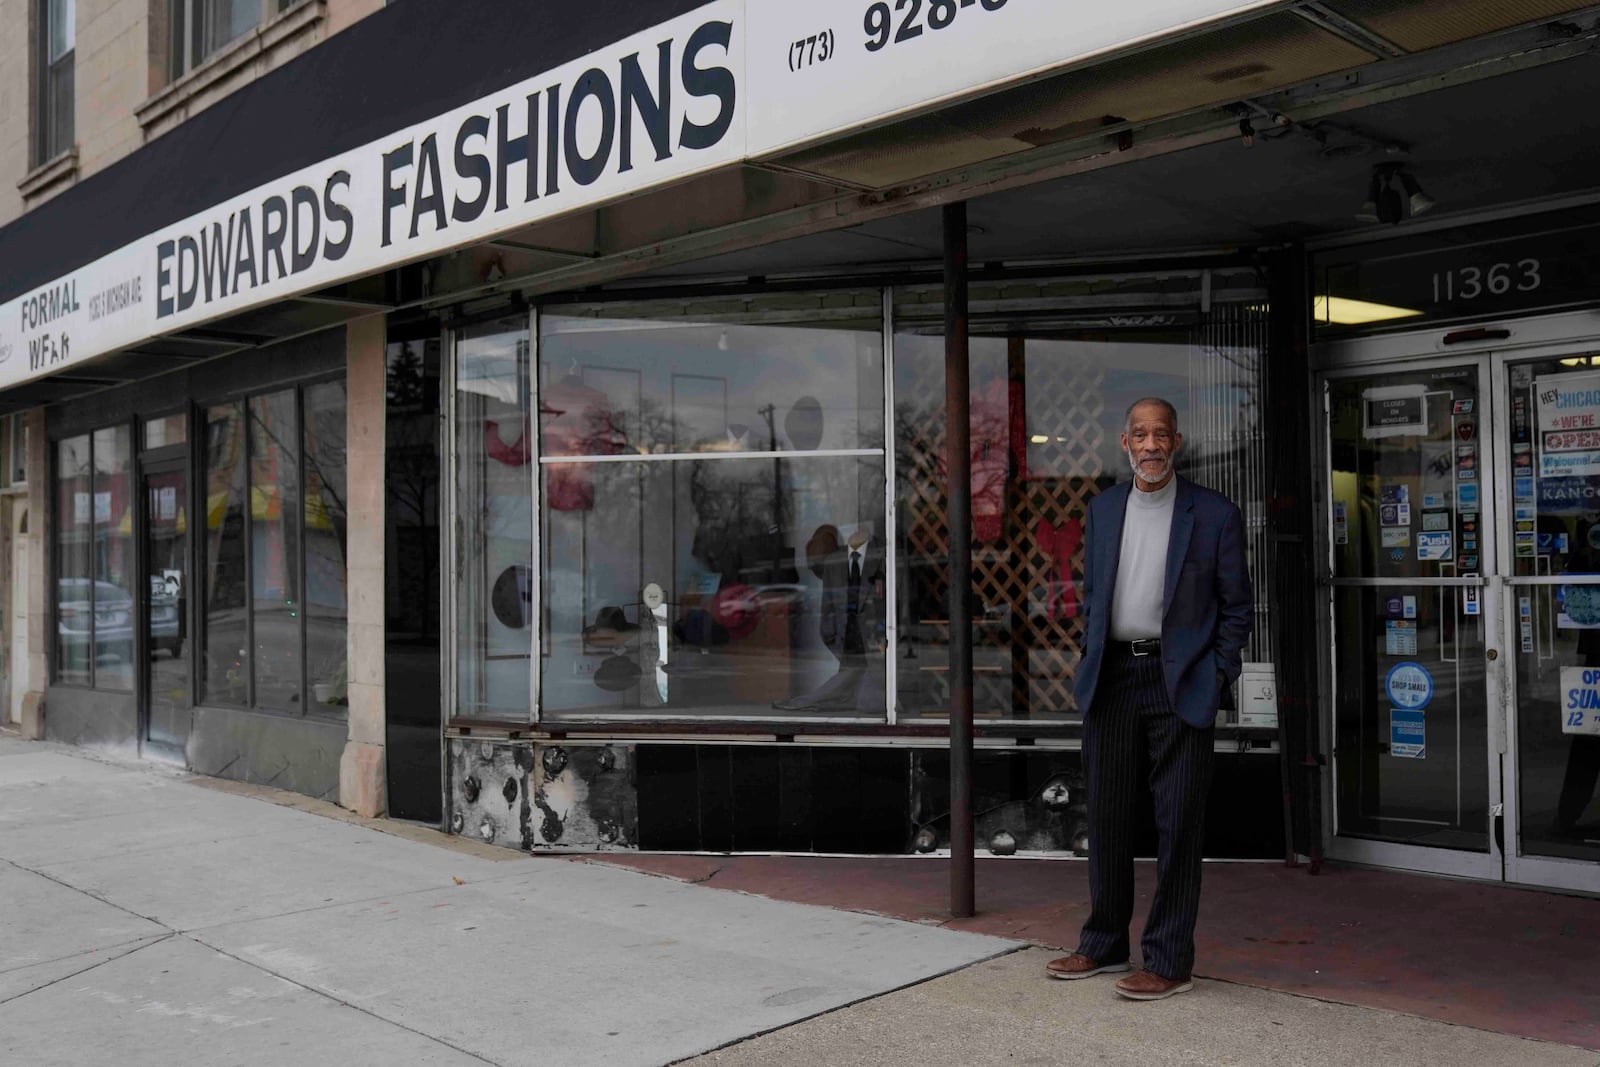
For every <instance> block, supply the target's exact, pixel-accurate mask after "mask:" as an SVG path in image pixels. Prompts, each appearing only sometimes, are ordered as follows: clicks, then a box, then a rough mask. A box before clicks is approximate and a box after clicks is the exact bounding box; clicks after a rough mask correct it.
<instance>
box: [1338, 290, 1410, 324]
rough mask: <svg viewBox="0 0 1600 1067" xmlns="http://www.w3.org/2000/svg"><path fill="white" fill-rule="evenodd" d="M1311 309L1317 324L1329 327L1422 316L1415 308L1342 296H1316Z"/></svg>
mask: <svg viewBox="0 0 1600 1067" xmlns="http://www.w3.org/2000/svg"><path fill="white" fill-rule="evenodd" d="M1311 308H1312V311H1311V313H1312V315H1313V317H1314V318H1315V319H1316V321H1317V322H1321V323H1326V324H1328V325H1330V326H1363V325H1365V324H1367V323H1369V322H1388V321H1389V320H1390V319H1409V318H1411V317H1412V316H1415V315H1420V314H1422V312H1421V311H1418V310H1417V309H1415V308H1402V307H1394V306H1393V305H1390V304H1375V303H1373V302H1371V301H1370V300H1352V299H1350V298H1349V297H1344V296H1318V297H1316V298H1314V299H1313V301H1312V305H1311Z"/></svg>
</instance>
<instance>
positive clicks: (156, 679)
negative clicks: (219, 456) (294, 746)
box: [142, 460, 193, 754]
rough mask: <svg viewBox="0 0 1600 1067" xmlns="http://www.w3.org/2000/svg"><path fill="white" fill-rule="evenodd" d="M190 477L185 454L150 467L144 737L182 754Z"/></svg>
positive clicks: (187, 703) (187, 707)
mask: <svg viewBox="0 0 1600 1067" xmlns="http://www.w3.org/2000/svg"><path fill="white" fill-rule="evenodd" d="M188 482H189V478H188V473H187V467H186V465H185V463H184V462H183V461H181V460H180V461H178V462H176V463H171V462H164V463H162V464H161V465H159V466H154V465H146V466H145V468H144V475H143V485H144V518H143V524H144V530H143V542H144V543H143V545H142V548H143V553H142V558H143V560H144V563H145V582H144V583H143V585H144V594H145V611H144V637H145V640H144V647H145V657H144V664H145V669H144V678H143V683H144V687H143V696H144V701H145V716H144V722H145V734H144V740H145V742H146V743H147V744H149V745H152V746H155V747H156V748H158V749H170V750H174V751H175V752H176V753H178V754H181V753H182V752H183V748H184V745H185V744H186V742H187V741H188V739H189V725H190V719H191V717H192V714H193V711H192V709H193V703H192V696H191V694H192V692H193V690H192V684H193V683H192V679H191V674H190V667H189V660H190V647H191V643H190V641H189V639H188V638H189V633H188V629H189V628H188V607H189V592H190V590H189V574H188V559H189V522H188V514H187V511H188V500H189V496H188V493H189V488H188Z"/></svg>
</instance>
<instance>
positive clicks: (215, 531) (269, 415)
mask: <svg viewBox="0 0 1600 1067" xmlns="http://www.w3.org/2000/svg"><path fill="white" fill-rule="evenodd" d="M345 411H346V394H345V383H344V382H343V381H342V380H334V381H327V382H319V383H314V384H309V385H305V386H302V387H299V388H290V389H284V390H279V391H276V392H270V393H261V394H257V395H254V396H251V397H249V398H247V399H244V400H234V401H228V402H226V403H220V404H213V405H210V406H208V407H206V408H205V409H203V418H202V425H203V426H204V431H205V439H204V446H205V450H204V454H203V457H202V460H201V462H202V463H203V468H202V469H203V478H204V483H203V484H204V486H205V505H206V508H205V517H206V528H205V536H204V539H203V540H202V542H201V552H202V553H203V556H202V560H201V568H200V574H201V581H202V588H203V592H202V597H203V599H202V601H201V605H202V606H201V618H200V636H201V660H200V693H201V700H202V702H204V703H208V704H221V705H232V706H238V707H254V708H261V709H266V710H272V711H282V712H290V713H294V714H304V713H306V712H307V711H318V712H324V713H338V712H339V711H340V710H341V709H342V708H343V707H344V706H345V705H347V704H348V702H349V701H348V682H349V671H348V662H347V656H348V641H347V637H346V630H347V619H348V591H347V589H346V585H345V581H346V574H347V560H346V553H347V543H348V542H347V534H346V518H345V516H346V509H345V491H346V484H345V458H344V455H345V422H346V415H345Z"/></svg>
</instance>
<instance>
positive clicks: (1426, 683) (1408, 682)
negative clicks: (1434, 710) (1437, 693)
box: [1383, 662, 1433, 710]
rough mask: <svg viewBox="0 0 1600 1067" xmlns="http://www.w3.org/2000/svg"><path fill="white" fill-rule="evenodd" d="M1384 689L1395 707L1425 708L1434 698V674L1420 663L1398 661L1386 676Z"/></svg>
mask: <svg viewBox="0 0 1600 1067" xmlns="http://www.w3.org/2000/svg"><path fill="white" fill-rule="evenodd" d="M1383 687H1384V690H1385V691H1386V692H1387V693H1388V694H1389V703H1390V704H1393V705H1394V706H1395V707H1399V708H1406V709H1408V710H1410V709H1418V708H1425V707H1427V706H1428V702H1429V701H1431V700H1432V699H1433V675H1431V674H1429V673H1428V669H1427V668H1426V667H1424V666H1423V665H1422V664H1420V663H1410V662H1407V663H1396V664H1395V665H1394V666H1393V667H1390V668H1389V673H1388V674H1387V675H1385V676H1384V680H1383Z"/></svg>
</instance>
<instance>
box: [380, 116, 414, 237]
mask: <svg viewBox="0 0 1600 1067" xmlns="http://www.w3.org/2000/svg"><path fill="white" fill-rule="evenodd" d="M412 143H413V142H411V141H407V142H406V143H405V144H403V145H401V146H400V147H399V148H392V149H390V150H389V151H387V152H385V153H384V154H383V247H384V248H388V247H389V246H390V245H391V244H393V243H394V234H393V232H392V228H391V225H390V223H391V219H392V218H393V215H392V213H393V211H394V209H395V208H397V207H401V206H402V205H404V204H405V202H406V186H405V182H403V181H402V182H401V183H400V184H399V185H396V184H395V183H394V176H395V172H396V171H398V170H400V169H401V168H403V167H409V166H411V147H412Z"/></svg>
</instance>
